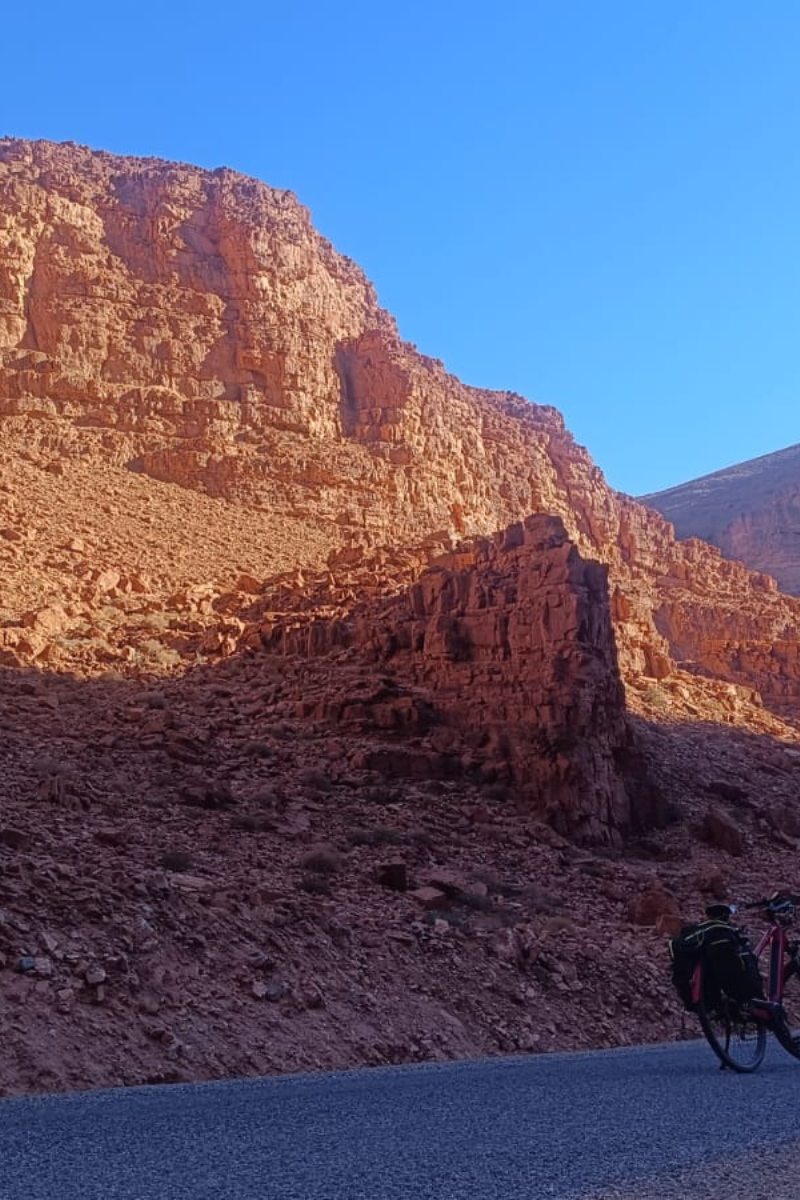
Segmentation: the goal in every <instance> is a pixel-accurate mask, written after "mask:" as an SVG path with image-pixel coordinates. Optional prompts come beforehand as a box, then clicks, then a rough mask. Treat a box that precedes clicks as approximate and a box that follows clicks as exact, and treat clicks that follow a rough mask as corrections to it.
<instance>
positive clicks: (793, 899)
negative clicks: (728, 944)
mask: <svg viewBox="0 0 800 1200" xmlns="http://www.w3.org/2000/svg"><path fill="white" fill-rule="evenodd" d="M799 905H800V896H794V895H789V894H777V895H775V896H771V897H769V899H762V900H754V901H752V902H750V903H747V904H739V905H736V904H730V905H727V904H726V905H712V906H710V907H709V909H707V910H706V911H707V915H708V916H709V917H711V918H713V919H716V920H720V921H729V920H730V917H731V916H733V915H734V914H735V913H737V912H739V911H740V910H741V911H744V910H747V909H762V910H763V912H764V916H765V918H766V920H767V921H768V922H769V924H768V927H767V929H766V930H765V931H764V933H763V934H762V936H761V938H760V939H759V941H758V943H757V944H756V947H755V950H754V951H753V953H754V954H755V956H756V959H759V958H761V957H763V956H764V954H765V953H766V951H767V950H769V963H768V971H767V984H768V986H767V994H766V996H752V997H750V998H749V999H742V998H741V997H740V996H739V997H737V996H732V995H729V994H728V993H727V992H726V991H725V988H724V986H720V985H719V984H718V983H717V982H716V981H715V980H714V979H713V978H712V976H711V972H709V971H708V969H707V966H706V963H705V962H704V961H703V959H702V957H701V959H700V961H699V962H698V963H697V966H696V967H695V968H694V972H693V974H692V981H691V986H692V1000H693V1003H694V1005H695V1008H696V1012H697V1016H698V1018H699V1020H700V1027H701V1029H702V1030H703V1034H704V1035H705V1038H706V1040H707V1042H708V1043H709V1045H710V1046H711V1049H712V1050H713V1051H714V1053H715V1054H716V1055H717V1057H718V1058H719V1060H720V1062H721V1065H722V1069H724V1068H725V1067H729V1068H730V1069H731V1070H733V1071H738V1072H740V1073H747V1072H751V1071H755V1070H757V1068H758V1067H760V1065H761V1063H762V1061H763V1059H764V1054H765V1051H766V1047H767V1033H768V1032H769V1033H772V1034H774V1035H775V1037H776V1038H777V1040H778V1042H779V1043H780V1044H781V1046H782V1047H783V1048H784V1050H786V1051H787V1052H788V1053H789V1054H791V1055H792V1056H793V1057H794V1058H798V1059H800V1032H795V1029H798V1030H800V986H798V987H797V988H795V989H793V994H792V997H791V1001H790V1010H787V1007H786V1000H785V997H786V984H787V982H788V981H789V980H790V979H792V977H793V976H797V977H798V978H800V940H798V941H789V939H788V938H787V935H786V927H787V926H789V925H791V924H792V922H793V920H794V918H795V915H796V913H797V909H798V906H799ZM795 1014H797V1016H798V1021H797V1022H796V1023H795V1022H794V1021H793V1020H792V1018H793V1017H794V1015H795Z"/></svg>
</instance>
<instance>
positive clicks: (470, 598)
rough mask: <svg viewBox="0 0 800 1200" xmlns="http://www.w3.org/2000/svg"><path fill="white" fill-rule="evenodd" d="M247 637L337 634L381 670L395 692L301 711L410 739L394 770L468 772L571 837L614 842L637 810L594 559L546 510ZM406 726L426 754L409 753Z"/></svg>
mask: <svg viewBox="0 0 800 1200" xmlns="http://www.w3.org/2000/svg"><path fill="white" fill-rule="evenodd" d="M256 643H259V644H260V645H262V646H264V647H265V648H266V649H267V650H269V651H271V652H272V653H276V654H281V655H286V654H301V655H331V654H332V653H333V652H335V651H336V650H338V649H341V648H346V649H351V650H353V651H356V652H358V653H359V655H360V656H361V657H362V659H364V660H365V661H367V662H372V663H374V664H376V666H377V668H378V670H379V672H380V673H381V675H382V676H384V675H385V673H386V672H389V673H390V676H391V678H392V679H393V680H395V681H399V682H400V683H401V684H402V685H403V686H402V690H401V691H400V692H392V691H391V690H390V691H388V692H387V689H386V687H385V686H383V687H379V688H377V689H374V690H373V692H372V694H371V695H370V696H368V697H365V696H364V695H363V694H359V695H358V696H357V697H356V698H351V697H348V696H346V695H344V696H343V695H341V694H340V693H338V692H337V694H336V695H335V697H333V698H326V700H324V701H322V702H321V703H318V704H317V705H316V706H315V707H314V708H313V710H312V711H313V712H314V714H315V715H316V716H318V717H320V718H322V719H325V720H327V721H332V722H333V723H334V724H341V723H343V722H344V723H345V724H347V725H350V726H351V727H352V726H353V723H354V721H355V722H357V723H358V726H359V727H360V728H363V727H370V726H371V727H372V728H375V727H376V726H377V727H382V728H384V729H385V730H388V731H391V732H394V733H395V734H396V735H397V736H398V737H400V738H401V740H404V741H407V740H408V739H409V738H413V739H415V741H416V746H415V751H414V754H413V755H412V754H411V753H410V752H409V751H408V750H404V751H403V752H402V753H401V755H400V758H399V760H398V761H397V763H396V766H395V769H396V770H398V771H400V772H401V773H404V772H405V771H406V770H408V771H411V770H412V769H413V772H414V773H415V774H417V775H419V774H420V773H428V774H434V775H435V774H436V773H437V772H438V773H444V774H447V767H448V765H449V767H450V773H452V772H453V771H456V772H457V773H459V774H460V773H462V772H463V771H464V770H467V771H470V772H472V773H474V774H475V775H476V776H477V777H478V778H480V779H482V780H483V781H484V782H488V783H498V784H500V785H502V786H503V788H504V790H506V791H507V792H508V794H509V796H510V797H511V798H512V799H513V800H514V801H515V802H516V803H517V804H518V805H520V806H521V807H522V808H524V809H525V810H527V811H530V812H535V813H538V814H539V815H540V816H541V817H542V818H543V819H546V820H547V821H549V822H550V823H551V824H552V825H554V826H555V827H556V828H557V829H560V830H561V831H562V832H563V833H568V834H570V835H572V836H574V837H577V838H579V839H581V840H589V841H595V842H598V841H617V842H618V841H619V840H620V835H621V834H623V833H625V832H627V831H628V830H629V829H630V827H631V825H632V824H633V823H635V819H638V820H639V821H640V822H646V820H647V814H645V813H644V812H640V813H638V814H635V816H634V814H632V812H631V803H630V800H629V797H628V795H627V793H626V790H625V785H624V781H623V779H622V777H621V774H620V771H619V768H618V761H617V759H618V756H619V755H620V754H621V753H622V751H623V750H624V748H625V747H626V745H627V742H628V736H627V729H626V725H625V705H624V692H623V687H622V683H621V680H620V676H619V669H618V664H617V656H616V647H615V642H614V634H613V629H612V625H611V614H610V605H609V596H608V570H607V568H606V567H605V566H603V565H602V564H600V563H597V562H586V561H585V560H584V559H582V558H581V556H580V554H579V553H578V551H577V549H576V548H575V546H574V544H572V543H571V542H570V541H569V539H568V538H567V537H566V534H565V531H564V527H563V525H562V523H561V522H560V521H559V520H557V519H555V518H552V517H546V516H534V517H529V518H528V519H527V520H526V521H525V522H523V523H520V524H517V525H512V526H511V527H510V528H509V529H507V530H506V531H505V532H504V533H502V534H499V535H498V536H497V537H496V538H495V539H493V540H491V541H490V540H479V541H477V542H475V543H474V544H472V545H471V546H468V547H467V546H465V547H462V548H461V549H460V550H459V551H456V552H452V553H451V554H447V555H444V556H442V557H441V558H440V559H439V560H437V562H436V564H435V565H434V566H433V567H431V569H430V570H428V571H426V572H425V573H423V574H422V576H421V577H420V578H419V580H418V581H417V582H415V583H413V584H412V585H411V587H409V588H408V589H407V590H405V591H403V592H402V593H401V594H400V595H399V596H395V597H392V598H389V599H385V600H379V601H377V602H375V603H373V604H364V603H362V604H361V605H360V606H359V607H358V608H357V610H356V612H355V613H351V614H349V616H348V615H345V616H338V617H330V618H328V619H320V618H317V619H313V617H312V619H310V620H305V621H304V620H302V619H301V620H298V618H297V616H295V617H294V618H292V619H290V620H288V621H278V622H275V621H273V620H270V621H268V622H267V623H265V624H262V625H261V626H260V627H258V628H257V629H256V630H255V631H254V632H253V633H252V634H250V635H249V636H248V638H247V639H246V644H248V645H255V644H256ZM421 734H425V735H427V737H426V746H427V748H428V749H433V750H435V751H436V753H433V754H428V755H427V756H426V755H424V754H423V755H420V746H419V742H420V735H421ZM420 764H422V765H420ZM384 765H386V764H384Z"/></svg>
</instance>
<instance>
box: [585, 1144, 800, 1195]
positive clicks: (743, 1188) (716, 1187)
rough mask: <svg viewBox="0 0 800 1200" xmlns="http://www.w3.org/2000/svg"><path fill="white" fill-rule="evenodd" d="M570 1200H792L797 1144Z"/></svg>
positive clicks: (799, 1170) (798, 1178)
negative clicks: (688, 1199) (689, 1199)
mask: <svg viewBox="0 0 800 1200" xmlns="http://www.w3.org/2000/svg"><path fill="white" fill-rule="evenodd" d="M573 1195H574V1200H686V1198H687V1197H690V1198H691V1200H796V1198H797V1197H798V1196H800V1138H795V1139H793V1140H792V1141H790V1142H786V1143H785V1144H784V1145H782V1146H771V1147H770V1148H769V1149H763V1150H751V1151H748V1152H747V1153H745V1154H733V1155H727V1156H726V1157H725V1158H713V1159H710V1160H708V1161H707V1162H705V1163H703V1164H699V1165H698V1166H695V1167H692V1168H691V1169H687V1170H682V1171H676V1172H671V1173H669V1174H662V1175H659V1176H658V1178H656V1179H651V1180H649V1181H648V1182H644V1181H640V1182H638V1183H636V1184H632V1185H630V1186H629V1187H614V1186H609V1187H604V1188H602V1189H601V1190H600V1191H593V1192H591V1193H586V1192H583V1191H581V1192H576V1193H574V1194H573Z"/></svg>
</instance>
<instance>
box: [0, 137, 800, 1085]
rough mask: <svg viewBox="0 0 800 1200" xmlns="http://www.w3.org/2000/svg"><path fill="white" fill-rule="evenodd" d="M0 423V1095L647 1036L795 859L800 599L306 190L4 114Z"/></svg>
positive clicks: (660, 1032)
mask: <svg viewBox="0 0 800 1200" xmlns="http://www.w3.org/2000/svg"><path fill="white" fill-rule="evenodd" d="M0 435H1V436H0V700H1V701H2V716H3V739H2V741H1V742H0V767H2V772H0V773H1V774H2V788H3V793H2V820H1V821H0V995H1V996H2V999H3V1001H6V1000H7V1001H8V1003H3V1004H0V1034H2V1037H3V1044H4V1046H5V1047H6V1065H7V1071H6V1073H5V1075H4V1081H5V1082H4V1086H7V1087H9V1088H11V1089H26V1088H44V1087H56V1086H57V1087H70V1086H83V1085H85V1084H87V1083H111V1082H143V1081H160V1080H169V1079H175V1078H181V1077H186V1078H197V1077H207V1076H214V1075H224V1074H226V1073H230V1072H232V1071H233V1072H236V1073H245V1072H249V1071H263V1070H272V1069H292V1068H295V1069H296V1068H298V1067H303V1068H313V1067H321V1066H341V1065H350V1064H355V1063H363V1062H373V1063H377V1062H391V1061H408V1060H414V1059H430V1058H434V1059H435V1058H440V1057H443V1056H452V1055H457V1054H478V1053H486V1052H492V1051H495V1050H519V1049H523V1050H533V1049H544V1048H550V1047H556V1046H569V1045H577V1044H582V1045H583V1044H616V1043H618V1042H620V1041H624V1040H626V1039H631V1038H636V1039H641V1038H642V1037H645V1036H655V1037H658V1038H659V1039H660V1038H662V1037H663V1036H664V1019H665V1013H667V1012H668V1011H669V1006H668V983H667V981H666V978H665V977H663V972H662V971H661V970H660V969H659V968H658V967H657V966H656V965H655V963H654V955H655V954H658V953H659V952H660V949H661V948H660V946H659V942H658V938H657V934H656V932H655V931H656V930H658V932H659V933H662V932H664V931H667V930H668V929H670V928H672V927H674V924H675V922H676V921H678V920H679V916H680V913H681V912H684V913H685V914H686V915H693V914H694V912H695V911H696V910H697V908H698V906H700V905H701V904H702V901H703V898H704V897H706V896H708V895H717V896H719V895H724V894H726V892H727V891H728V889H732V890H733V891H735V892H737V893H738V892H743V891H747V890H748V889H749V890H761V889H762V886H763V878H769V879H770V880H774V881H775V883H776V884H777V883H779V882H781V881H782V880H781V871H782V870H783V856H785V855H786V852H787V850H788V851H789V852H790V862H791V861H794V857H796V851H797V849H798V841H797V838H798V836H800V816H798V813H797V808H796V799H795V797H796V792H797V788H796V776H797V770H798V759H797V748H796V744H797V733H796V721H797V717H798V709H799V708H800V705H799V704H798V694H799V693H798V689H799V687H800V658H799V657H798V641H797V637H796V629H797V625H798V617H800V600H797V599H795V598H793V597H790V596H786V595H783V594H781V593H780V592H779V591H778V590H777V587H776V585H775V582H774V580H773V579H771V578H770V577H769V576H768V575H766V574H763V573H760V572H753V571H750V570H748V569H746V568H745V567H744V566H742V565H740V564H739V563H735V562H730V561H727V560H726V559H725V558H723V557H722V555H721V554H720V552H719V551H718V550H716V549H714V548H713V547H711V546H709V545H707V544H706V543H704V542H702V541H700V540H697V539H690V540H687V541H676V539H675V536H674V531H673V528H672V526H671V525H670V524H669V523H668V522H667V521H666V520H665V519H664V518H663V517H662V516H660V515H659V514H658V513H656V512H654V511H653V510H652V509H649V508H647V507H644V506H642V505H640V504H637V503H635V502H634V501H632V500H630V499H628V498H626V497H622V496H619V495H617V494H616V493H614V492H613V491H611V490H610V489H609V488H608V487H607V485H606V484H605V481H604V480H603V477H602V475H601V473H600V472H599V471H598V470H597V468H596V467H595V466H594V465H593V463H592V461H591V459H590V458H589V456H588V454H587V453H586V451H585V450H583V449H582V448H581V447H579V446H577V445H576V444H575V443H574V441H573V439H572V438H571V437H570V435H569V433H568V432H567V431H566V430H565V429H564V426H563V422H562V421H561V418H560V417H559V415H558V414H557V413H556V412H555V411H554V410H553V409H550V408H543V407H540V406H537V405H533V404H529V403H527V402H526V401H524V400H522V399H521V398H520V397H517V396H513V395H509V394H507V393H494V392H487V391H482V390H477V389H473V388H469V387H466V386H465V385H463V384H462V383H460V382H459V381H458V380H457V379H455V378H453V377H452V376H451V375H448V374H447V372H446V371H445V370H444V368H443V366H442V365H441V364H440V363H437V362H435V361H433V360H431V359H428V358H425V357H423V356H421V355H419V354H418V353H417V352H416V351H415V349H414V348H413V347H412V346H409V345H407V344H406V343H404V342H402V341H401V339H400V337H399V335H398V333H397V330H396V328H395V325H394V322H393V321H392V319H391V318H390V317H389V316H388V315H387V314H386V313H385V312H383V311H382V310H381V309H380V308H379V306H378V304H377V301H376V298H375V295H374V293H373V290H372V288H371V287H370V285H369V283H368V282H367V281H366V280H365V278H364V276H363V275H362V274H361V272H360V271H359V270H358V268H357V267H356V266H355V265H354V264H353V263H351V262H349V261H348V260H346V259H344V258H342V257H341V256H340V255H338V254H336V252H335V251H334V250H333V249H332V247H331V246H330V245H328V243H326V242H325V240H324V239H323V238H321V237H320V236H319V235H318V234H317V233H316V232H315V230H314V228H313V226H312V224H311V222H310V219H309V216H308V214H307V213H306V212H305V210H304V209H303V208H302V207H301V206H300V205H299V204H298V203H297V201H296V200H295V199H294V197H292V196H291V195H289V194H288V193H284V192H276V191H275V190H273V189H270V188H268V187H266V186H265V185H263V184H261V183H258V182H256V181H254V180H250V179H246V178H244V177H242V176H240V175H237V174H236V173H234V172H232V171H228V170H219V171H213V172H207V171H200V170H197V169H195V168H192V167H188V166H182V165H177V164H168V163H163V162H158V161H155V160H134V159H121V158H116V157H114V156H112V155H108V154H102V153H94V152H92V151H89V150H86V149H83V148H80V147H76V146H72V145H66V146H56V145H51V144H46V143H26V142H21V141H15V140H11V139H5V140H3V141H0ZM578 842H583V843H584V846H583V847H581V848H579V847H578V845H577V843H578ZM593 846H594V847H595V848H594V849H592V847H593ZM587 847H588V848H587ZM744 851H747V852H748V855H749V857H748V856H747V855H745V854H744ZM790 882H791V881H790ZM643 930H644V931H646V932H642V931H643ZM465 979H469V980H470V981H471V985H470V987H469V988H465V987H464V980H465ZM584 989H585V990H584ZM598 994H600V995H603V996H604V1006H603V1010H602V1011H601V1010H599V1009H598V1006H597V1003H596V997H597V995H598ZM633 994H636V996H637V1004H636V1005H635V1006H634V1005H631V1002H630V997H631V996H632V995H633ZM542 1011H546V1012H547V1013H548V1017H547V1021H546V1023H545V1025H544V1026H543V1024H542V1020H541V1015H540V1014H541V1012H542ZM550 1014H552V1019H551V1018H550Z"/></svg>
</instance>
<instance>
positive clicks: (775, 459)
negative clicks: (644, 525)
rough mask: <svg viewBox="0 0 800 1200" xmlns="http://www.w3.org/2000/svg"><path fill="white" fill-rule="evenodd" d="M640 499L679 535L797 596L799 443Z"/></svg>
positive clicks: (799, 577) (799, 572)
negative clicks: (716, 550) (712, 548)
mask: <svg viewBox="0 0 800 1200" xmlns="http://www.w3.org/2000/svg"><path fill="white" fill-rule="evenodd" d="M639 499H640V501H641V503H642V504H646V505H648V506H649V507H650V508H654V509H656V511H657V512H660V513H661V514H662V516H664V517H666V518H667V520H668V521H671V522H672V524H673V525H674V526H675V533H676V535H677V536H678V537H679V538H689V537H699V538H702V539H703V541H706V542H710V543H711V544H712V545H713V546H717V547H718V548H719V549H720V550H721V551H722V553H723V554H724V555H725V556H726V558H734V559H739V560H740V561H741V562H743V563H745V565H746V566H748V567H750V568H751V569H753V570H757V571H764V572H765V573H766V574H768V575H772V576H773V577H774V578H775V579H776V580H777V581H778V583H779V585H780V587H781V590H782V591H784V592H789V593H791V594H793V595H800V444H797V445H794V446H787V447H786V449H784V450H778V451H776V452H775V453H774V454H764V455H761V456H760V457H759V458H752V459H749V460H748V461H747V462H743V463H737V464H736V465H735V466H732V467H726V468H725V469H724V470H722V471H715V472H714V473H713V474H711V475H703V476H701V477H700V478H699V479H692V480H690V481H689V482H688V483H682V484H679V485H678V486H677V487H674V488H667V489H666V490H665V491H663V492H652V493H651V494H650V495H647V496H640V497H639Z"/></svg>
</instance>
